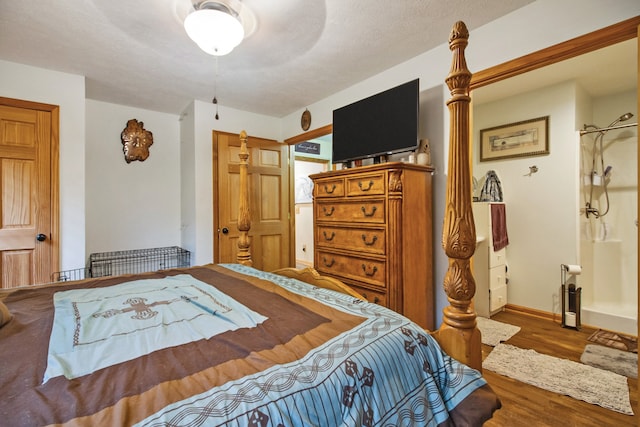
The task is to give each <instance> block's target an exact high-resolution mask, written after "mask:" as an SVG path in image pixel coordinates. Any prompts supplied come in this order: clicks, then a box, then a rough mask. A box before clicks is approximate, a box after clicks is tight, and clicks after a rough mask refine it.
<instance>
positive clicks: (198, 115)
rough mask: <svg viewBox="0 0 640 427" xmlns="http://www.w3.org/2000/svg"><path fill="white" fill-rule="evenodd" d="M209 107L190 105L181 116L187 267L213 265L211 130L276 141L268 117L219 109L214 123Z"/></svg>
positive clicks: (277, 129) (197, 103)
mask: <svg viewBox="0 0 640 427" xmlns="http://www.w3.org/2000/svg"><path fill="white" fill-rule="evenodd" d="M215 114H216V109H215V106H214V105H213V104H210V103H204V102H201V101H194V102H193V103H192V104H191V105H189V106H188V107H187V109H185V111H184V112H183V114H182V115H181V131H180V138H181V154H182V156H183V158H182V159H181V162H182V165H183V166H186V167H187V168H188V170H183V171H182V172H181V174H182V177H183V179H184V181H183V184H182V185H183V187H184V186H190V185H192V186H193V187H191V188H184V189H183V197H182V200H181V203H182V210H183V212H184V213H186V214H188V216H187V217H183V218H182V223H181V228H182V236H183V237H185V238H187V239H188V241H187V242H185V243H187V244H186V245H185V249H189V250H190V251H191V252H192V256H191V263H192V264H194V265H196V264H206V263H210V262H213V256H214V254H213V236H214V232H215V230H214V229H213V209H214V206H213V191H214V190H213V189H212V183H213V165H212V161H213V151H212V141H213V134H212V131H213V130H217V131H222V132H230V133H237V134H239V133H240V132H241V131H242V130H245V131H246V132H247V134H248V135H249V138H251V136H258V137H261V138H269V139H276V140H280V138H279V136H280V135H281V131H280V121H279V120H277V119H275V118H273V117H269V116H265V115H261V114H254V113H247V112H245V111H240V110H234V109H232V108H225V107H224V106H219V110H218V116H219V120H216V119H215Z"/></svg>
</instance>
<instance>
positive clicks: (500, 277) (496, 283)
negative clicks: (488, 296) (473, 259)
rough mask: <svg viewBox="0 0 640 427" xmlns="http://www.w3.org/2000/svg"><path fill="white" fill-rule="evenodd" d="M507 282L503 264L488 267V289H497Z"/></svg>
mask: <svg viewBox="0 0 640 427" xmlns="http://www.w3.org/2000/svg"><path fill="white" fill-rule="evenodd" d="M506 284H507V271H506V269H505V266H504V265H500V266H498V267H493V268H490V269H489V290H490V291H491V292H493V289H498V288H500V287H502V286H506Z"/></svg>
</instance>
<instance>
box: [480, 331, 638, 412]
mask: <svg viewBox="0 0 640 427" xmlns="http://www.w3.org/2000/svg"><path fill="white" fill-rule="evenodd" d="M482 367H483V369H486V370H489V371H493V372H496V373H498V374H500V375H504V376H507V377H510V378H513V379H515V380H518V381H521V382H523V383H527V384H531V385H533V386H536V387H539V388H542V389H545V390H549V391H552V392H554V393H559V394H564V395H567V396H570V397H573V398H574V399H579V400H583V401H585V402H588V403H591V404H594V405H599V406H602V407H603V408H606V409H610V410H612V411H616V412H621V413H623V414H627V415H633V411H632V409H631V404H630V402H629V387H628V385H627V378H626V377H623V376H622V375H618V374H616V373H613V372H609V371H604V370H602V369H598V368H594V367H593V366H588V365H583V364H582V363H578V362H573V361H571V360H568V359H559V358H557V357H552V356H547V355H545V354H540V353H538V352H536V351H535V350H524V349H521V348H518V347H514V346H512V345H509V344H499V345H497V346H496V347H495V348H494V349H493V350H491V353H489V355H488V356H487V358H486V359H485V360H484V362H482Z"/></svg>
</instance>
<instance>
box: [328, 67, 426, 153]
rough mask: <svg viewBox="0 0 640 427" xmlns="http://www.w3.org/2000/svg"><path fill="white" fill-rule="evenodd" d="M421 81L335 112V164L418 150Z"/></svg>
mask: <svg viewBox="0 0 640 427" xmlns="http://www.w3.org/2000/svg"><path fill="white" fill-rule="evenodd" d="M419 90H420V89H419V79H415V80H412V81H410V82H407V83H404V84H401V85H400V86H396V87H394V88H391V89H388V90H385V91H384V92H380V93H378V94H375V95H372V96H370V97H368V98H365V99H362V100H360V101H356V102H354V103H353V104H349V105H346V106H344V107H341V108H338V109H336V110H333V156H332V160H333V163H346V162H349V161H351V160H358V159H365V158H369V157H377V156H380V155H386V154H393V153H400V152H403V151H411V150H415V149H416V148H417V146H418V113H419Z"/></svg>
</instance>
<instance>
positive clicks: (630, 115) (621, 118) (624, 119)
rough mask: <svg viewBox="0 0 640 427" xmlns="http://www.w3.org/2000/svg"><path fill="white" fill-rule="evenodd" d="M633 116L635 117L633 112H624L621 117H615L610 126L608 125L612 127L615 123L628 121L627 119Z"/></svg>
mask: <svg viewBox="0 0 640 427" xmlns="http://www.w3.org/2000/svg"><path fill="white" fill-rule="evenodd" d="M631 117H633V114H632V113H624V114H623V115H621V116H620V117H618V118H617V119H615V120H614V121H613V122H611V124H610V125H609V126H607V127H611V126H613V125H615V124H617V123H620V122H624V121H627V120H629V119H630V118H631Z"/></svg>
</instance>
